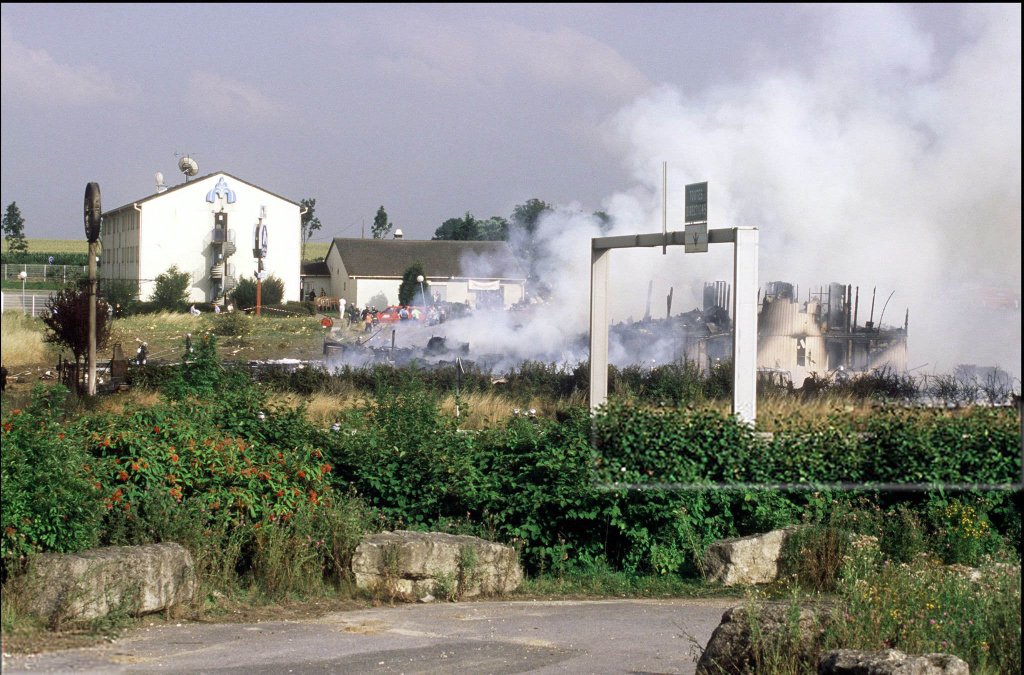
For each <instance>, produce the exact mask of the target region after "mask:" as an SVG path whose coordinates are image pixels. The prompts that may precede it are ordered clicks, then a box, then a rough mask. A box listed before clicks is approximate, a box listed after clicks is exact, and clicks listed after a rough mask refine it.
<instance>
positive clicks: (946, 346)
mask: <svg viewBox="0 0 1024 675" xmlns="http://www.w3.org/2000/svg"><path fill="white" fill-rule="evenodd" d="M950 20H960V21H962V22H964V25H963V26H961V29H962V31H961V32H962V33H963V34H966V35H967V37H966V38H964V39H963V40H962V42H960V43H958V44H946V43H942V44H938V43H937V42H936V41H935V39H934V38H933V36H932V35H931V34H929V33H928V32H926V31H925V30H924V29H922V28H920V27H919V26H917V25H915V23H914V19H913V15H912V13H911V9H910V8H908V7H905V6H889V5H885V6H856V7H851V8H845V7H835V6H832V7H829V8H827V9H824V8H808V26H809V29H808V33H807V36H808V40H809V41H812V42H814V43H815V44H814V45H812V46H813V49H809V50H808V53H813V54H815V55H816V58H814V59H810V60H808V62H807V63H804V64H802V65H801V66H800V67H799V68H791V69H788V70H781V69H780V70H774V71H764V70H759V71H757V72H753V70H752V73H751V76H750V78H749V79H747V80H745V81H742V82H734V83H726V84H722V85H720V86H717V87H714V88H712V89H709V90H706V91H701V92H683V91H679V90H677V89H675V88H673V87H669V86H663V87H661V88H658V89H657V90H655V91H653V92H651V93H650V94H648V95H647V96H645V97H643V98H641V99H639V100H637V101H635V102H634V103H633V104H632V105H630V106H628V107H627V108H625V109H623V110H621V111H620V112H619V113H618V115H616V116H615V117H614V119H611V120H609V121H608V123H607V125H606V131H607V142H608V144H609V146H610V147H611V148H612V149H613V150H614V152H615V153H616V154H617V155H618V156H621V157H623V158H624V160H625V161H626V162H628V165H629V166H630V168H631V170H632V172H633V174H634V176H635V178H636V181H637V185H636V186H634V187H633V188H631V189H628V190H624V191H623V192H621V193H619V194H615V195H611V196H610V197H608V198H607V200H606V201H605V203H604V204H602V205H601V207H602V209H603V210H604V211H606V212H607V213H608V214H609V215H611V216H612V218H613V219H614V227H613V229H612V230H611V231H608V232H601V231H600V230H599V228H598V223H597V222H596V221H595V220H594V219H593V218H591V217H589V216H587V215H584V213H583V211H582V209H580V208H579V207H578V206H576V205H568V206H564V207H559V208H558V209H556V210H555V212H553V213H551V214H548V215H547V216H546V217H545V218H544V219H543V220H542V222H541V224H540V227H539V229H538V232H537V233H536V239H537V241H538V242H539V244H540V247H539V250H540V251H542V254H543V260H542V262H541V266H540V269H541V271H542V273H543V276H544V278H545V279H546V280H548V283H549V284H550V285H551V286H552V288H553V292H552V297H551V298H550V302H549V303H548V304H547V305H546V308H545V309H544V310H542V311H541V312H540V313H538V314H537V315H535V317H534V318H533V319H532V320H529V321H528V322H526V323H524V324H523V325H522V326H521V327H519V328H513V322H521V321H522V317H521V316H516V315H514V314H512V315H507V316H501V317H500V319H499V316H495V315H490V316H487V317H486V319H485V320H484V321H482V322H476V323H475V325H473V326H472V328H471V329H470V328H467V329H464V330H460V333H462V334H461V335H458V336H455V335H452V337H456V338H457V339H462V340H464V341H467V342H470V343H471V345H472V349H473V351H474V352H480V351H483V352H492V351H493V352H502V353H505V354H507V355H508V356H510V357H512V358H530V357H534V358H544V357H549V356H551V355H558V354H562V355H563V356H566V357H569V358H572V357H574V356H578V357H580V358H583V357H585V353H584V354H566V353H565V352H566V350H567V348H568V347H569V345H570V343H571V340H572V339H573V338H574V337H575V336H578V335H579V334H580V333H584V332H585V331H586V330H587V328H588V321H589V319H588V316H589V315H588V311H589V279H590V273H589V270H590V238H591V237H594V236H604V235H614V234H634V233H640V232H656V231H660V229H661V196H660V194H661V163H662V162H663V161H667V162H668V166H669V178H668V180H669V206H668V223H669V229H670V230H680V229H683V224H682V223H683V218H682V210H683V189H682V188H683V185H684V184H685V183H691V182H700V181H704V180H707V181H709V183H710V185H709V220H710V223H709V226H710V227H712V228H715V227H732V226H755V227H758V228H759V229H760V244H761V248H760V279H761V281H762V285H763V283H764V282H768V281H775V280H778V281H789V282H792V283H794V284H796V285H797V286H798V287H799V292H800V297H801V299H802V300H805V299H806V294H807V290H808V289H809V288H810V287H812V286H813V287H815V288H817V287H818V286H825V285H827V284H828V283H829V282H832V281H835V282H840V283H848V284H853V285H854V286H859V287H860V314H859V320H860V323H861V324H863V322H864V321H865V320H866V319H867V318H868V310H869V304H870V297H871V290H872V288H875V287H877V300H876V307H875V317H874V318H875V321H876V323H877V322H878V321H879V316H880V313H881V311H882V306H883V303H884V302H885V300H886V298H888V297H889V296H890V294H892V298H891V300H890V301H889V304H888V306H887V307H886V309H885V315H884V317H882V319H883V321H884V323H885V325H889V326H898V325H902V324H903V319H904V314H905V312H906V311H907V310H908V309H909V312H910V324H909V340H908V352H909V354H908V363H909V364H910V366H911V368H915V367H920V369H919V370H917V371H916V372H917V373H925V372H950V371H951V370H952V368H953V366H955V365H956V364H958V363H971V364H977V365H995V366H999V367H1001V368H1003V369H1005V370H1007V371H1008V372H1010V373H1011V374H1012V375H1013V376H1014V377H1015V378H1018V379H1019V378H1020V375H1021V363H1020V361H1021V356H1020V352H1021V349H1020V348H1021V339H1020V338H1021V332H1020V329H1021V321H1020V309H1019V298H1020V290H1021V288H1020V287H1021V281H1020V279H1021V254H1020V251H1021V142H1020V140H1021V68H1020V64H1021V51H1020V45H1021V35H1020V31H1021V9H1020V6H1019V5H1000V6H976V5H975V6H972V7H971V9H970V11H969V13H967V12H964V13H963V14H959V15H957V14H955V13H954V12H953V11H952V10H951V16H950ZM581 170H585V167H581ZM513 246H518V244H517V243H516V242H514V241H513ZM680 248H681V247H674V248H670V249H669V250H668V253H667V255H663V254H662V251H661V249H660V248H659V249H638V250H626V251H615V252H613V254H612V263H611V281H612V283H611V286H612V291H611V294H612V298H611V303H612V317H613V321H621V320H626V319H628V318H630V317H632V318H634V319H639V318H641V317H642V316H643V314H644V311H645V306H646V301H647V288H648V284H649V283H650V282H651V281H652V280H653V282H654V285H653V290H654V292H653V298H652V303H651V313H652V315H653V316H655V317H663V316H664V315H665V311H666V304H665V296H666V294H667V293H668V290H669V288H670V287H671V288H673V289H674V298H673V305H672V312H673V313H674V314H677V313H679V312H682V311H688V310H690V309H693V308H695V307H698V306H699V305H700V295H699V293H700V288H701V284H702V282H703V281H710V280H715V279H725V280H729V281H730V282H731V269H732V262H731V261H732V249H731V247H730V246H727V245H724V244H723V245H717V246H712V247H711V251H710V252H709V253H707V254H701V255H693V254H691V255H686V256H684V255H683V253H682V251H681V250H680ZM717 249H721V250H717ZM987 288H998V289H1005V290H1007V291H1009V294H1010V295H1011V296H1012V297H1016V299H1017V309H1006V308H1002V309H999V308H993V307H987V306H985V305H984V304H983V303H982V301H981V296H982V294H983V289H987ZM506 322H507V323H506ZM612 356H613V360H614V361H615V362H619V363H622V362H639V361H645V360H650V357H649V355H646V354H622V353H618V354H616V353H615V349H614V347H613V354H612ZM924 364H927V365H924Z"/></svg>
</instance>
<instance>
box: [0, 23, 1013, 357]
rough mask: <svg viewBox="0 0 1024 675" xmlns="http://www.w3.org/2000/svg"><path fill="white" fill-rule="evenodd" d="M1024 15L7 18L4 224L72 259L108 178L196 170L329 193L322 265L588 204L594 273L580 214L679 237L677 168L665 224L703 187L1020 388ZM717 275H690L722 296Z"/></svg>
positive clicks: (773, 237)
mask: <svg viewBox="0 0 1024 675" xmlns="http://www.w3.org/2000/svg"><path fill="white" fill-rule="evenodd" d="M1020 12H1021V10H1020V6H1019V5H969V6H968V5H947V4H942V5H855V6H848V5H825V6H822V5H672V4H655V5H628V6H627V5H615V4H612V5H469V6H467V5H338V6H331V5H308V6H302V5H288V6H277V5H236V4H207V5H177V4H175V5H162V4H139V5H109V6H106V5H19V4H7V3H5V4H3V6H2V60H0V64H2V127H0V141H2V152H0V161H2V186H0V187H2V198H0V199H2V202H3V204H4V205H6V204H7V203H9V202H11V201H17V203H18V205H19V207H20V208H21V210H22V213H23V215H24V217H25V218H26V223H27V225H26V233H27V235H28V236H29V237H47V238H77V237H80V236H81V234H82V231H81V230H82V228H81V201H82V193H83V191H84V188H85V184H86V183H87V182H89V181H97V182H99V183H100V185H101V187H102V190H103V203H104V206H105V207H106V208H108V209H109V208H113V207H116V206H120V205H122V204H124V203H127V202H129V201H131V200H134V199H138V198H140V197H143V196H146V195H148V194H151V193H152V191H153V174H154V172H156V171H162V172H163V173H164V175H165V177H166V178H167V180H168V182H170V183H171V184H176V183H177V182H178V181H179V180H180V175H179V174H178V173H177V171H176V170H175V164H176V160H175V157H174V153H175V152H187V153H190V154H192V155H193V156H194V157H195V158H196V160H197V162H198V164H199V169H200V173H201V174H206V173H210V172H213V171H217V170H223V171H228V172H231V173H233V174H235V175H237V176H239V177H240V178H244V179H245V180H248V181H251V182H253V183H255V184H257V185H260V186H262V187H264V188H266V189H268V190H271V191H273V192H275V193H277V194H280V195H282V196H285V197H288V198H291V199H294V200H296V201H298V200H299V199H302V198H305V197H315V198H316V200H317V213H318V215H319V216H320V219H321V220H322V221H323V223H324V229H323V231H322V232H321V233H320V235H319V236H318V237H317V238H316V239H318V240H321V241H326V240H328V239H329V238H330V237H332V236H359V232H360V228H361V226H362V225H363V224H364V223H365V225H366V228H367V232H368V231H369V226H370V224H371V223H372V221H373V216H374V214H375V212H376V210H377V207H378V206H380V205H382V204H383V205H384V206H385V208H386V209H387V212H388V214H389V216H390V218H391V220H392V221H393V222H394V223H395V225H396V226H397V227H400V228H402V229H403V230H404V231H405V233H406V236H408V237H411V238H417V239H426V238H429V237H430V236H431V235H432V234H433V232H434V230H435V229H436V228H437V227H438V226H439V225H440V224H441V223H442V222H443V221H444V220H446V219H447V218H451V217H456V216H460V215H462V214H463V213H464V212H466V211H470V212H472V213H473V214H474V215H475V216H477V217H480V218H487V217H490V216H492V215H501V216H506V217H507V216H509V215H510V213H511V211H512V208H513V207H514V206H515V205H516V204H520V203H522V202H524V201H526V200H527V199H530V198H533V197H536V198H540V199H543V200H545V201H547V202H549V203H554V204H559V205H564V206H568V207H569V208H567V209H565V211H564V213H562V214H561V217H560V218H559V219H557V220H556V221H553V223H552V227H557V228H560V229H559V232H558V236H557V237H556V236H552V237H551V241H553V242H554V241H557V242H559V246H562V247H572V248H574V249H575V248H576V247H579V248H581V250H584V251H585V250H586V248H585V247H586V241H585V238H582V239H577V238H573V237H572V236H571V234H572V233H573V232H580V233H584V234H585V233H586V232H587V231H588V230H587V224H586V223H580V222H577V221H576V220H574V219H573V217H572V215H571V213H572V211H573V210H577V211H582V212H584V213H589V212H592V211H595V210H605V211H608V212H609V213H612V215H614V216H616V218H617V219H618V221H617V222H618V227H620V228H621V230H622V231H624V232H636V231H653V230H656V229H659V228H660V197H659V195H658V191H659V190H660V182H661V162H662V161H667V162H668V163H669V184H670V198H669V202H670V203H669V217H670V222H671V223H672V225H671V226H672V228H673V229H678V227H679V225H678V221H680V220H681V217H680V212H681V209H682V203H681V202H682V185H683V184H684V183H686V182H694V181H700V180H708V181H710V185H711V190H710V197H711V205H710V210H711V214H712V220H713V222H712V223H711V224H712V226H725V225H731V224H736V225H756V226H758V227H759V228H761V242H762V251H761V276H762V279H763V280H765V281H769V280H774V279H782V280H789V281H793V282H795V283H798V284H802V285H803V286H802V287H803V288H806V286H807V285H808V284H827V283H828V282H830V281H839V282H843V283H851V284H856V285H861V286H863V287H865V288H867V287H871V286H874V285H878V286H879V287H880V288H879V293H880V294H883V295H887V294H888V293H889V292H890V291H897V292H896V295H895V296H894V299H893V306H892V307H891V308H890V309H889V310H887V311H888V313H887V314H886V318H887V319H888V320H889V321H887V323H888V322H890V321H891V322H892V323H896V324H901V323H902V321H900V320H899V319H900V317H902V315H903V313H904V311H905V310H906V309H907V308H909V309H910V310H911V313H912V320H911V321H912V323H911V326H912V330H911V335H912V336H913V337H912V338H911V341H910V345H911V352H912V356H911V361H915V356H919V357H920V358H919V359H918V361H919V362H922V363H923V362H929V363H932V364H933V365H934V364H936V363H940V362H941V361H942V359H941V358H939V357H941V356H942V353H943V352H944V351H945V352H951V351H954V352H956V358H959V359H961V360H964V361H966V362H969V363H970V362H975V363H979V364H998V365H1003V366H1004V367H1007V366H1009V368H1010V369H1011V370H1012V371H1013V372H1014V373H1015V374H1016V375H1018V376H1019V373H1020V356H1019V354H1020V314H1019V311H1018V312H1017V313H1016V314H1015V315H1014V316H1011V317H1010V321H1009V322H1007V321H1005V320H1004V319H1003V318H998V317H997V319H996V324H997V325H996V326H995V327H992V326H990V325H989V323H988V320H989V318H991V317H986V316H982V317H978V316H975V315H974V314H972V313H971V312H970V311H968V309H969V308H970V307H971V306H972V305H973V304H976V303H974V301H973V299H972V298H973V297H974V295H973V294H974V293H975V292H976V291H977V290H978V289H979V288H988V287H998V288H1009V289H1010V290H1011V291H1015V292H1016V293H1017V294H1018V296H1019V293H1020V278H1021V274H1020V272H1021V270H1020V248H1021V241H1020V165H1021V161H1020V160H1021V145H1020V128H1021V114H1020V103H1021V84H1020V83H1021V72H1020V64H1021V59H1020V28H1021V14H1020ZM660 257H661V256H660V253H659V258H660ZM690 258H691V259H692V256H691V257H690ZM719 258H721V256H719V257H718V258H715V257H714V256H708V258H707V260H709V261H711V262H709V263H706V264H705V263H697V264H695V265H692V267H693V268H694V272H695V273H696V274H701V275H704V278H724V276H725V275H724V274H723V270H722V269H718V268H715V269H712V268H711V267H709V265H711V266H713V265H718V267H721V263H720V262H718V260H719ZM690 262H691V260H690V259H688V260H687V265H688V266H691V265H690ZM662 263H667V264H669V265H676V267H678V266H679V265H678V259H677V258H673V257H671V256H668V257H666V258H665V260H664V261H659V262H658V264H656V265H652V264H651V263H649V262H643V263H638V269H640V270H642V271H643V274H635V275H630V276H631V279H632V280H634V281H635V282H636V283H637V285H638V288H637V289H629V293H632V294H633V297H634V299H635V297H636V295H637V294H640V295H643V294H645V293H646V284H647V281H648V280H649V279H650V278H651V275H652V274H655V273H658V274H662V276H665V275H667V274H668V273H669V272H667V271H666V272H664V273H662V271H661V270H660V267H659V265H661V264H662ZM566 265H568V262H565V261H558V260H557V259H556V265H555V267H554V268H555V269H560V270H562V271H563V272H565V271H566V270H569V269H573V272H574V277H573V278H575V276H580V277H581V279H582V281H583V282H585V280H586V270H578V274H575V273H576V272H577V270H575V269H574V268H572V267H571V266H568V267H567V266H566ZM658 278H661V277H658ZM584 288H585V283H584ZM665 290H667V289H657V292H659V293H661V292H663V291H665ZM676 292H677V293H679V289H678V288H677V290H676ZM864 292H865V293H867V292H869V291H864ZM677 297H679V296H677ZM947 297H948V298H961V300H962V303H961V305H958V308H951V307H948V306H943V305H942V303H940V302H937V301H936V298H947ZM677 302H679V303H680V304H678V305H676V306H677V307H680V308H681V309H685V308H688V306H689V303H688V302H686V301H685V300H684V299H682V298H680V299H679V300H678V301H677ZM963 308H967V309H963ZM961 309H963V311H960V310H961ZM628 312H632V313H635V314H637V315H639V313H640V312H639V311H635V310H633V309H631V308H630V309H624V310H623V313H624V314H626V313H628ZM915 319H916V320H915ZM950 324H955V325H963V326H964V329H963V331H962V334H960V335H957V336H953V337H951V336H950V335H948V334H946V333H945V331H946V330H947V327H948V326H949V325H950ZM970 327H973V330H974V331H975V332H973V333H972V332H971V331H970V330H969V329H968V328H970ZM979 336H981V337H980V338H979ZM979 339H980V340H982V341H984V342H985V344H986V345H987V346H986V347H985V348H984V349H980V350H979V348H978V344H979ZM947 356H949V355H948V354H947ZM949 358H952V356H949Z"/></svg>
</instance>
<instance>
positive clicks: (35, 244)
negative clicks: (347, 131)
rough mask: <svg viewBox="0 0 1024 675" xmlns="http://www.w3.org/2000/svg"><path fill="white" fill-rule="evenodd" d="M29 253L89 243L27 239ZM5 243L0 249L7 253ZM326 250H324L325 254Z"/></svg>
mask: <svg viewBox="0 0 1024 675" xmlns="http://www.w3.org/2000/svg"><path fill="white" fill-rule="evenodd" d="M27 241H28V252H29V253H88V252H89V242H87V241H86V240H85V239H84V238H83V239H28V240H27ZM7 248H8V247H7V242H6V241H5V242H3V248H2V249H0V250H2V251H3V252H4V253H7ZM326 250H327V249H324V252H326Z"/></svg>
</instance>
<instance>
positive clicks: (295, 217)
mask: <svg viewBox="0 0 1024 675" xmlns="http://www.w3.org/2000/svg"><path fill="white" fill-rule="evenodd" d="M300 215H301V206H300V205H299V204H297V203H296V202H293V201H291V200H289V199H285V198H284V197H279V196H278V195H275V194H274V193H272V192H268V191H266V190H264V189H263V188H261V187H259V186H256V185H253V184H252V183H248V182H246V181H244V180H242V179H240V178H236V177H235V176H232V175H231V174H228V173H224V172H217V173H212V174H209V175H207V176H202V177H199V178H194V179H192V180H190V181H188V182H186V183H182V184H181V185H177V186H175V187H172V188H169V189H166V190H164V191H162V192H157V193H156V194H152V195H149V196H148V197H144V198H142V199H139V200H137V201H134V202H131V203H129V204H125V205H124V206H121V207H119V208H116V209H114V210H112V211H107V212H106V213H104V214H103V225H102V234H101V241H102V246H103V250H102V254H101V257H100V265H101V274H102V277H103V278H104V279H126V280H131V281H137V282H138V283H139V297H140V298H141V299H142V300H148V299H150V298H151V296H152V294H153V290H154V283H155V282H154V280H155V279H156V277H157V276H158V275H160V274H163V273H165V272H166V271H167V270H168V269H169V268H170V267H171V266H172V265H174V266H177V268H178V270H179V271H181V272H187V273H188V274H189V275H190V276H191V279H192V281H191V288H190V289H189V299H190V300H191V301H192V302H217V301H223V299H224V293H226V292H230V291H231V289H232V288H234V286H235V285H236V284H237V283H238V280H239V279H240V278H241V277H249V278H254V277H255V275H256V271H257V261H256V259H255V257H254V255H253V249H254V248H255V247H256V243H255V236H256V233H257V228H258V225H259V224H261V223H262V224H263V225H266V228H267V247H266V248H267V254H266V257H265V258H264V261H263V263H264V269H265V271H266V274H267V276H270V275H273V276H276V277H277V278H279V279H281V281H283V282H284V299H285V300H298V299H299V291H300V287H299V284H300V280H299V274H300V257H301V254H300V248H301V246H300V244H301V219H300Z"/></svg>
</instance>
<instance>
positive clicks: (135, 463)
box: [132, 462, 139, 471]
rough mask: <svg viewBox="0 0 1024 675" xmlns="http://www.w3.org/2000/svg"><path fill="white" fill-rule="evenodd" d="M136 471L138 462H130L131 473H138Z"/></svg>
mask: <svg viewBox="0 0 1024 675" xmlns="http://www.w3.org/2000/svg"><path fill="white" fill-rule="evenodd" d="M138 470H139V463H138V462H132V471H138Z"/></svg>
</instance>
